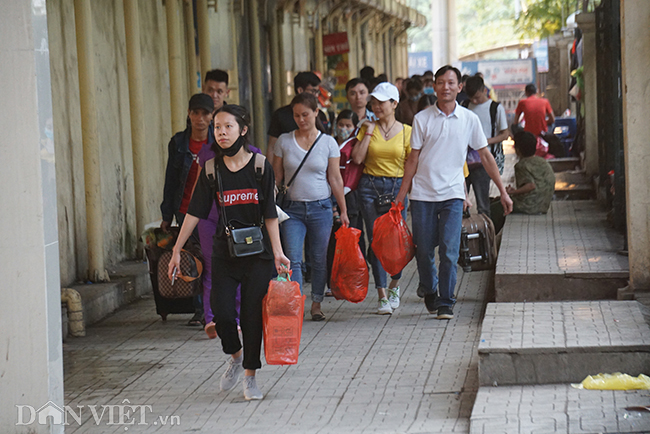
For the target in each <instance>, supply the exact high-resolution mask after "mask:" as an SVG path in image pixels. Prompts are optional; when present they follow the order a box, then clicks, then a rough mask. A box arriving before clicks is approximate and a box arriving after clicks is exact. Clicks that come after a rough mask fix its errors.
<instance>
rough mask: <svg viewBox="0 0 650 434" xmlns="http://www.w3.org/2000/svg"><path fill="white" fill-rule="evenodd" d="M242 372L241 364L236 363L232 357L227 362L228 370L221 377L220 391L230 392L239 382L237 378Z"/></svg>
mask: <svg viewBox="0 0 650 434" xmlns="http://www.w3.org/2000/svg"><path fill="white" fill-rule="evenodd" d="M243 372H244V367H243V366H242V364H241V362H239V363H237V362H236V361H235V359H233V358H232V357H231V358H230V360H228V368H227V369H226V372H224V373H223V375H222V376H221V391H222V392H226V391H228V390H232V389H233V388H234V387H235V386H236V385H237V383H238V382H239V377H241V374H242V373H243Z"/></svg>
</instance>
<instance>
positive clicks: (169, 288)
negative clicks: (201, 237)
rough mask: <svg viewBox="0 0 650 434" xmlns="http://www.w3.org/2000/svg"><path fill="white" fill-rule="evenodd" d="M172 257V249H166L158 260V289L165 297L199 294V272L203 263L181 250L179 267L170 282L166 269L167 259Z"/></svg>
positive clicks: (201, 288) (167, 267)
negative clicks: (172, 280)
mask: <svg viewBox="0 0 650 434" xmlns="http://www.w3.org/2000/svg"><path fill="white" fill-rule="evenodd" d="M171 259H172V251H171V250H167V251H165V252H164V253H163V254H162V255H160V259H159V260H158V291H159V292H160V295H161V296H163V297H165V298H184V297H192V296H195V295H197V294H200V293H201V291H202V290H203V285H202V283H201V279H200V277H201V274H202V273H203V264H202V263H201V261H200V260H199V259H197V258H196V257H195V256H194V255H192V254H191V253H190V252H188V251H187V250H181V262H180V267H179V268H180V269H179V271H178V274H177V276H176V280H175V281H174V283H173V284H172V282H171V280H170V279H169V276H168V275H167V271H168V269H169V261H171Z"/></svg>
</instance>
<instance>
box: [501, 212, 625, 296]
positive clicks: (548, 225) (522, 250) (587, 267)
mask: <svg viewBox="0 0 650 434" xmlns="http://www.w3.org/2000/svg"><path fill="white" fill-rule="evenodd" d="M623 247H624V239H623V234H621V233H619V232H617V231H615V230H614V229H612V228H611V227H610V226H609V224H608V223H607V216H606V212H605V211H604V210H602V209H601V208H600V206H599V205H598V203H597V202H596V201H565V202H551V208H550V209H549V212H548V213H547V214H541V215H524V214H511V215H509V216H508V217H507V219H506V222H505V225H504V227H503V241H502V242H501V247H500V250H499V257H498V259H497V266H496V271H495V297H496V298H495V299H496V301H497V302H512V301H559V300H599V299H600V300H602V299H616V296H617V290H618V288H622V287H624V286H625V285H627V280H628V278H629V261H628V258H627V257H626V256H623V255H619V254H618V252H619V251H620V250H622V249H623Z"/></svg>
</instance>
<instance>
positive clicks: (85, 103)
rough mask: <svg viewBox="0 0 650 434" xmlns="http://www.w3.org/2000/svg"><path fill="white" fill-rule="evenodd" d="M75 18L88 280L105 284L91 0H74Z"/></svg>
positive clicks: (106, 274)
mask: <svg viewBox="0 0 650 434" xmlns="http://www.w3.org/2000/svg"><path fill="white" fill-rule="evenodd" d="M74 15H75V31H76V35H77V59H78V64H79V66H78V68H79V105H80V109H81V110H80V111H81V136H82V140H83V153H84V181H85V182H84V184H85V191H86V227H87V232H88V278H89V279H90V280H92V281H93V282H104V281H107V280H108V272H107V271H106V269H105V268H104V210H103V202H102V191H101V186H102V182H101V165H100V152H99V146H100V143H99V132H98V130H97V99H96V92H97V87H96V86H95V62H94V57H95V47H94V44H93V23H92V14H91V9H90V0H75V2H74Z"/></svg>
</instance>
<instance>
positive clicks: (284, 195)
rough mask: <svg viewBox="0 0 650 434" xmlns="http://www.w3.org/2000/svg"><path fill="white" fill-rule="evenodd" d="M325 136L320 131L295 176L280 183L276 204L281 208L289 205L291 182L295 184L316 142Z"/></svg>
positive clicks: (294, 173)
mask: <svg viewBox="0 0 650 434" xmlns="http://www.w3.org/2000/svg"><path fill="white" fill-rule="evenodd" d="M323 136H324V134H323V133H320V134H319V135H318V137H316V140H314V143H313V144H312V145H311V148H309V150H308V151H307V155H305V157H304V158H303V159H302V161H301V162H300V165H299V166H298V168H297V169H296V171H295V172H293V176H292V177H291V179H290V180H289V182H288V183H287V184H286V185H285V184H282V185H280V187H278V191H277V193H275V204H276V205H277V206H279V207H280V208H282V209H285V208H286V207H287V205H289V197H288V192H289V187H291V184H293V181H294V180H295V179H296V176H297V175H298V172H300V169H302V166H303V164H305V161H306V160H307V157H309V154H311V150H312V149H314V147H315V146H316V143H318V141H319V140H320V138H321V137H323Z"/></svg>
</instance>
